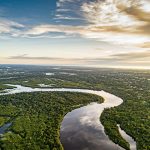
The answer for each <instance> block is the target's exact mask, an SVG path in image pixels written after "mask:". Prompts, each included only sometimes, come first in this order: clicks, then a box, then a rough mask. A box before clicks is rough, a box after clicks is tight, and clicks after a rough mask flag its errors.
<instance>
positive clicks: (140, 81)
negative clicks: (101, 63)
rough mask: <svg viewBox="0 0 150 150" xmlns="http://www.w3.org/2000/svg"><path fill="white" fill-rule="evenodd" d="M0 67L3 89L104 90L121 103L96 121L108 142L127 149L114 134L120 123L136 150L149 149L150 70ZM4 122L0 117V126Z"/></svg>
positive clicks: (116, 133) (116, 132)
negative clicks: (62, 88) (107, 137)
mask: <svg viewBox="0 0 150 150" xmlns="http://www.w3.org/2000/svg"><path fill="white" fill-rule="evenodd" d="M0 68H1V70H0V87H2V88H1V89H5V88H7V87H4V84H7V83H12V84H21V85H24V86H30V87H39V84H46V85H52V88H53V87H70V88H86V89H94V90H105V91H108V92H110V93H112V94H114V95H116V96H119V97H120V98H122V99H123V100H124V103H123V104H122V105H120V106H119V107H115V108H111V109H106V110H105V111H104V112H103V114H102V116H101V118H100V119H101V122H102V124H103V125H104V127H105V132H106V133H107V134H108V136H109V138H110V139H111V140H112V141H114V142H115V143H118V144H119V145H121V146H122V147H125V148H126V149H128V147H129V145H128V144H127V143H126V141H125V140H124V139H122V137H121V135H120V134H118V128H117V124H120V126H121V128H122V129H123V130H124V131H125V132H126V133H127V134H129V135H130V136H132V137H133V138H134V139H135V141H136V143H137V149H138V150H150V134H149V133H150V71H146V70H119V69H96V68H95V69H94V68H82V67H48V66H45V67H43V66H41V67H40V66H11V69H7V68H6V66H5V65H3V66H1V67H0ZM62 72H65V74H64V73H63V74H62ZM46 73H53V74H52V75H46ZM10 105H12V104H11V103H10ZM11 109H13V108H11ZM16 114H17V112H16ZM7 119H8V118H3V117H0V121H1V124H2V123H3V122H6V121H7Z"/></svg>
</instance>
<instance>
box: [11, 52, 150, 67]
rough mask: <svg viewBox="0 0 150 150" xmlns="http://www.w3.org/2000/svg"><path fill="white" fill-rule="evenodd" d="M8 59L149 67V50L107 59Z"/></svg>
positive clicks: (22, 56) (19, 57)
mask: <svg viewBox="0 0 150 150" xmlns="http://www.w3.org/2000/svg"><path fill="white" fill-rule="evenodd" d="M8 59H15V60H18V59H19V60H43V61H45V60H46V61H55V62H66V63H67V64H68V63H70V62H73V63H75V64H84V65H85V64H89V65H90V64H91V65H101V64H108V65H112V64H117V63H121V64H122V65H124V64H134V65H136V64H140V63H141V64H146V65H148V64H149V65H150V50H147V51H142V52H132V53H120V54H115V55H109V56H107V57H99V58H90V57H89V58H57V57H45V56H42V57H36V56H28V55H27V54H23V55H17V56H11V57H9V58H8Z"/></svg>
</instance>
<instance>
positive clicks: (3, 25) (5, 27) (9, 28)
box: [0, 18, 24, 36]
mask: <svg viewBox="0 0 150 150" xmlns="http://www.w3.org/2000/svg"><path fill="white" fill-rule="evenodd" d="M23 27H24V25H22V24H20V23H17V22H14V21H11V20H7V19H4V18H0V34H11V35H13V36H15V35H16V33H17V32H19V31H20V28H23Z"/></svg>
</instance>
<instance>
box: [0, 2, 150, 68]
mask: <svg viewBox="0 0 150 150" xmlns="http://www.w3.org/2000/svg"><path fill="white" fill-rule="evenodd" d="M0 64H44V65H79V66H93V67H115V68H139V69H150V1H149V0H121V1H120V0H0Z"/></svg>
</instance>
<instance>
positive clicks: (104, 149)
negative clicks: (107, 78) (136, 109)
mask: <svg viewBox="0 0 150 150" xmlns="http://www.w3.org/2000/svg"><path fill="white" fill-rule="evenodd" d="M7 85H9V86H13V87H15V88H13V89H6V90H4V93H0V95H9V94H15V93H23V92H38V91H43V92H46V91H51V92H54V91H61V92H78V93H90V94H96V95H98V96H101V97H103V98H104V103H102V104H98V103H91V104H89V105H87V106H84V107H81V108H79V109H75V110H73V111H71V112H69V113H68V114H67V115H66V116H65V117H64V119H63V121H62V124H61V130H60V140H61V143H62V145H63V147H64V149H65V150H100V149H101V150H123V148H122V147H120V146H119V145H116V144H114V143H113V142H112V141H111V140H110V139H109V138H108V136H107V135H106V134H105V132H104V127H103V125H102V124H101V122H100V119H99V118H100V115H101V114H102V112H103V110H104V109H105V108H111V107H115V106H119V105H120V104H121V103H123V100H122V99H121V98H119V97H117V96H115V95H112V94H110V93H107V92H105V91H94V90H88V89H71V88H31V87H24V86H21V85H12V84H7ZM118 129H119V131H120V134H121V135H122V137H123V138H124V139H125V140H126V141H127V142H129V144H130V149H131V150H136V142H135V141H134V140H132V137H130V136H129V135H127V134H126V133H125V132H124V131H123V130H121V129H120V128H119V126H118ZM122 133H123V134H122ZM128 139H129V140H128Z"/></svg>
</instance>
